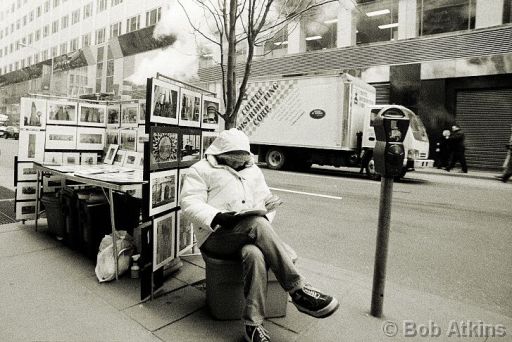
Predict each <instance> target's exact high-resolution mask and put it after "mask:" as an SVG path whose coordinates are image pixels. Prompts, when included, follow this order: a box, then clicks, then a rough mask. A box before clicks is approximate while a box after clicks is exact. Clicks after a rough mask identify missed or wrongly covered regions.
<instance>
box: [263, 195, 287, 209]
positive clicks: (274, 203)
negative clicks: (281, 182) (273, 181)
mask: <svg viewBox="0 0 512 342" xmlns="http://www.w3.org/2000/svg"><path fill="white" fill-rule="evenodd" d="M281 204H283V201H282V200H281V199H280V198H279V196H276V195H269V196H268V197H267V198H265V209H267V210H268V211H272V210H275V209H276V208H277V207H279V206H280V205H281Z"/></svg>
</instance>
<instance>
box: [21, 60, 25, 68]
mask: <svg viewBox="0 0 512 342" xmlns="http://www.w3.org/2000/svg"><path fill="white" fill-rule="evenodd" d="M24 67H25V60H24V59H22V60H21V68H22V69H23V68H24Z"/></svg>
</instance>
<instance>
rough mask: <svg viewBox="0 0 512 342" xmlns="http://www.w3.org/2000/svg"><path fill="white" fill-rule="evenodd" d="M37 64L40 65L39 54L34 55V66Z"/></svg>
mask: <svg viewBox="0 0 512 342" xmlns="http://www.w3.org/2000/svg"><path fill="white" fill-rule="evenodd" d="M35 63H39V54H38V53H36V54H35V55H34V64H35Z"/></svg>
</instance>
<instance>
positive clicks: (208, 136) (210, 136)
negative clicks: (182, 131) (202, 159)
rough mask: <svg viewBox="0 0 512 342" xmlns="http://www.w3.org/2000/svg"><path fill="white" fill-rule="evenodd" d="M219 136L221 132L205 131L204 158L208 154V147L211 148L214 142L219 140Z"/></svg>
mask: <svg viewBox="0 0 512 342" xmlns="http://www.w3.org/2000/svg"><path fill="white" fill-rule="evenodd" d="M218 136H219V132H206V131H203V142H202V148H203V153H202V154H203V156H204V154H205V152H206V150H207V149H208V147H210V145H211V144H212V142H213V141H214V140H215V139H217V137H218Z"/></svg>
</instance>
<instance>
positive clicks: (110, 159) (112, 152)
mask: <svg viewBox="0 0 512 342" xmlns="http://www.w3.org/2000/svg"><path fill="white" fill-rule="evenodd" d="M118 149H119V145H116V144H110V145H108V150H107V153H105V158H103V163H104V164H110V165H112V164H113V163H114V159H115V157H116V154H117V150H118Z"/></svg>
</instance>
